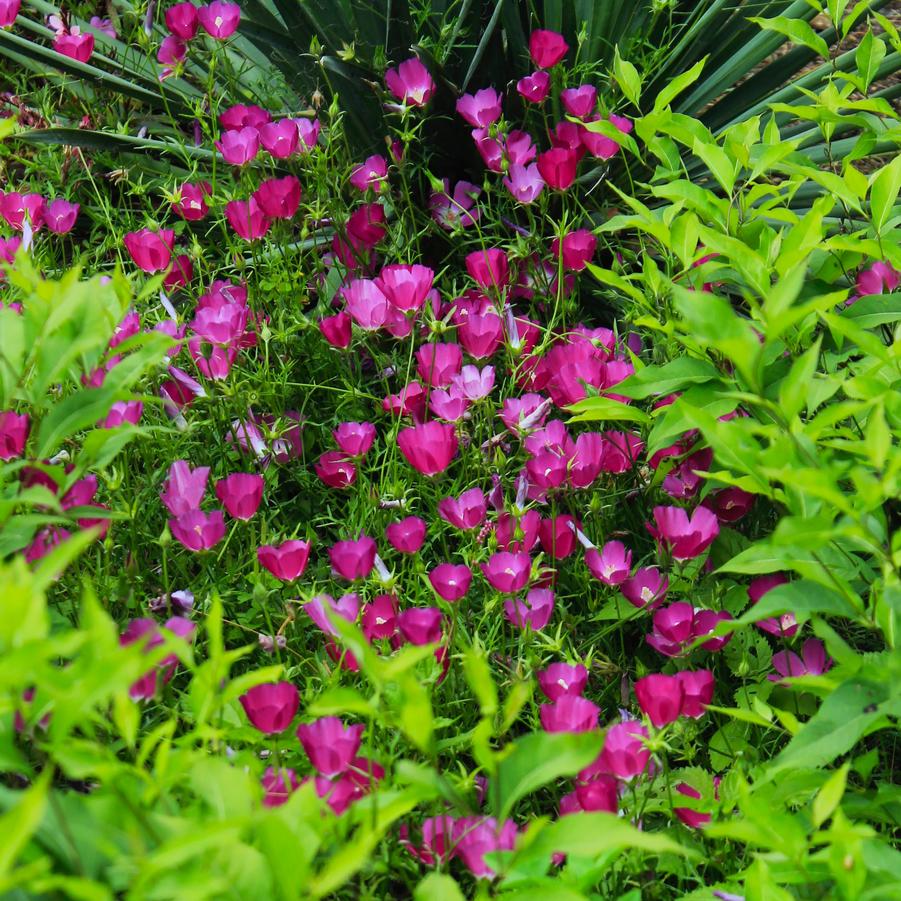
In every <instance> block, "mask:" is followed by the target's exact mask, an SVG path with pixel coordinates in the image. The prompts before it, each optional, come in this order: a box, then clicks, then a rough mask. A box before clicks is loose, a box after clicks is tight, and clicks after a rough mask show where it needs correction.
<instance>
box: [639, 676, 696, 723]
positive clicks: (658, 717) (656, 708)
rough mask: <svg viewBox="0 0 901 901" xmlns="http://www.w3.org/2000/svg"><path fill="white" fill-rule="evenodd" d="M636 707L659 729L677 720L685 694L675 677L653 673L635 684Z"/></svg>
mask: <svg viewBox="0 0 901 901" xmlns="http://www.w3.org/2000/svg"><path fill="white" fill-rule="evenodd" d="M635 697H636V698H637V700H638V706H639V707H641V710H642V712H643V713H645V714H647V716H648V718H649V719H650V721H651V722H652V723H653V724H654V725H655V726H656V727H657V728H658V729H660V728H661V727H662V726H667V725H669V724H670V723H674V722H675V721H676V720H677V719H679V716H680V714H681V713H682V704H683V700H684V697H685V692H684V689H683V687H682V683H681V682H680V681H679V679H678V678H677V677H676V676H666V675H664V674H663V673H654V674H652V675H650V676H645V677H644V678H643V679H639V680H638V681H637V682H636V683H635Z"/></svg>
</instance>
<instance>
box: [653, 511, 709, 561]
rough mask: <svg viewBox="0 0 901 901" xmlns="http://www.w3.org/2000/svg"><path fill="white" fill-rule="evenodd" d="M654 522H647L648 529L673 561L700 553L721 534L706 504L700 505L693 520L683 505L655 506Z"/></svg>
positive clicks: (690, 557) (696, 555)
mask: <svg viewBox="0 0 901 901" xmlns="http://www.w3.org/2000/svg"><path fill="white" fill-rule="evenodd" d="M654 523H655V525H654V526H652V525H651V524H650V523H648V524H647V529H648V531H649V532H650V533H651V534H652V535H653V536H654V537H655V538H656V539H657V544H658V545H660V546H661V547H665V548H667V549H668V550H669V552H670V553H671V554H672V555H673V559H674V560H692V559H693V558H695V557H698V556H700V555H701V554H703V553H704V551H706V550H707V548H708V547H710V545H711V544H712V543H713V540H714V539H715V538H716V536H717V535H719V533H720V525H719V522H718V521H717V518H716V516H715V514H714V513H712V512H711V511H710V510H708V509H707V508H706V507H697V508H696V509H695V512H694V513H693V514H692V516H691V519H689V518H688V514H687V513H686V512H685V510H684V509H682V507H654Z"/></svg>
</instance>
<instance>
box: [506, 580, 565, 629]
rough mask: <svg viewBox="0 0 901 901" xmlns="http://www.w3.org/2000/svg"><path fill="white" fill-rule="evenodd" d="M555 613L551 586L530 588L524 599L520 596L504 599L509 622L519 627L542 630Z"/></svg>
mask: <svg viewBox="0 0 901 901" xmlns="http://www.w3.org/2000/svg"><path fill="white" fill-rule="evenodd" d="M553 613H554V592H553V591H551V589H550V588H530V589H529V591H528V592H527V594H526V598H525V600H524V601H522V600H520V599H519V598H507V599H506V600H505V601H504V616H505V617H506V619H507V622H509V623H511V624H512V625H514V626H516V627H517V628H519V629H525V628H526V626H528V627H529V628H530V629H531V630H532V631H533V632H540V631H541V630H542V629H544V628H545V626H547V624H548V623H549V622H550V621H551V616H552V615H553Z"/></svg>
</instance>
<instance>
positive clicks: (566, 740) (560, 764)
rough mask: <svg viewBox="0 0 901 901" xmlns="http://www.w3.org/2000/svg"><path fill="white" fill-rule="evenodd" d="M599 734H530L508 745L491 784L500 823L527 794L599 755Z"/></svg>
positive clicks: (494, 805) (493, 800) (502, 753)
mask: <svg viewBox="0 0 901 901" xmlns="http://www.w3.org/2000/svg"><path fill="white" fill-rule="evenodd" d="M602 745H603V738H602V736H601V735H600V734H599V733H598V732H582V733H568V732H556V733H555V732H533V733H531V734H529V735H524V736H523V737H522V738H518V739H517V740H516V741H514V742H512V743H511V744H509V745H507V747H506V748H504V749H503V751H501V752H500V754H501V755H503V757H502V759H501V760H500V763H499V764H498V768H497V775H496V777H495V780H494V782H493V783H492V794H493V798H492V802H493V807H494V809H495V811H496V815H497V818H498V819H499V820H505V819H506V818H507V817H508V816H509V814H510V812H511V811H512V810H513V807H514V805H515V804H516V802H517V801H518V800H519V799H520V798H523V797H525V796H526V795H527V794H529V793H530V792H533V791H535V790H536V789H537V788H541V786H542V785H547V783H548V782H553V781H554V780H555V779H559V778H560V777H562V776H571V775H573V774H574V773H578V772H579V770H581V769H584V768H585V767H586V766H588V764H589V763H591V762H592V761H593V760H594V759H595V758H596V757H597V756H598V754H599V753H600V751H601V747H602Z"/></svg>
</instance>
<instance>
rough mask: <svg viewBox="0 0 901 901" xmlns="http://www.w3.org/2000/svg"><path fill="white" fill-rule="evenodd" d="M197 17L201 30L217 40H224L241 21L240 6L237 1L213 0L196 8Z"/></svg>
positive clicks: (234, 30)
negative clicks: (223, 0)
mask: <svg viewBox="0 0 901 901" xmlns="http://www.w3.org/2000/svg"><path fill="white" fill-rule="evenodd" d="M197 18H198V19H199V20H200V26H201V27H202V28H203V30H204V31H205V32H206V33H207V34H208V35H209V36H210V37H211V38H215V39H216V40H217V41H224V40H225V39H226V38H229V37H231V36H232V35H233V34H234V33H235V32H236V31H237V30H238V23H239V22H240V21H241V7H240V6H238V4H237V3H223V2H222V0H213V2H212V3H210V4H209V5H207V6H201V7H200V8H199V9H198V10H197Z"/></svg>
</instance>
